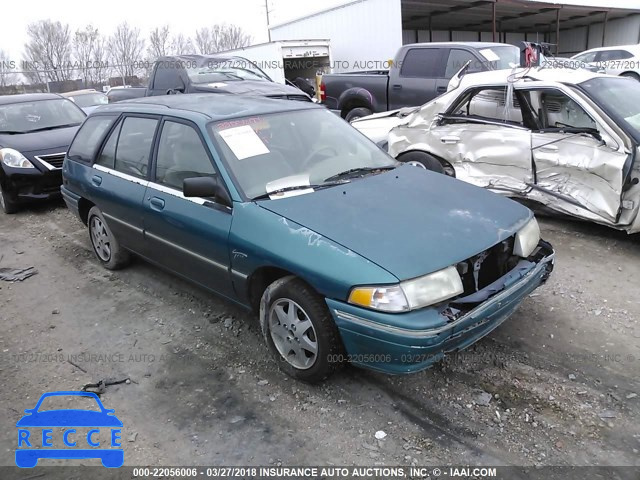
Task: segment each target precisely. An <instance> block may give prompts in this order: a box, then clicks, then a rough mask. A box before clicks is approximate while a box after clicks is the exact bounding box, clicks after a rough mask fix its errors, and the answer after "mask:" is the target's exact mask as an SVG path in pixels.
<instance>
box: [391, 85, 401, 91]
mask: <svg viewBox="0 0 640 480" xmlns="http://www.w3.org/2000/svg"><path fill="white" fill-rule="evenodd" d="M393 89H394V90H402V85H394V86H393Z"/></svg>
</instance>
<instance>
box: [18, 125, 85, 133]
mask: <svg viewBox="0 0 640 480" xmlns="http://www.w3.org/2000/svg"><path fill="white" fill-rule="evenodd" d="M78 125H80V124H79V123H65V124H63V125H51V126H48V127H41V128H34V129H33V130H27V131H26V132H22V133H35V132H44V131H46V130H55V129H57V128H67V127H77V126H78Z"/></svg>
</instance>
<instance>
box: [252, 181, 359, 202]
mask: <svg viewBox="0 0 640 480" xmlns="http://www.w3.org/2000/svg"><path fill="white" fill-rule="evenodd" d="M345 183H349V181H348V180H341V181H339V182H327V181H324V182H322V183H320V184H316V185H290V186H288V187H282V188H278V189H277V190H272V191H271V192H266V193H262V194H260V195H257V196H255V197H253V198H251V200H261V199H264V198H271V195H277V194H278V193H284V192H292V191H294V190H319V189H321V188H328V187H333V186H335V185H343V184H345Z"/></svg>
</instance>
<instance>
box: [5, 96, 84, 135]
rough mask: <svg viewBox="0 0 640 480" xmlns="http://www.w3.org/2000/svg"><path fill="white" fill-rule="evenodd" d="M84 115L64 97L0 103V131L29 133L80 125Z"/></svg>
mask: <svg viewBox="0 0 640 480" xmlns="http://www.w3.org/2000/svg"><path fill="white" fill-rule="evenodd" d="M85 117H86V115H85V114H84V113H83V112H82V110H80V109H79V108H78V107H76V106H75V105H74V104H73V102H72V101H71V100H67V99H66V98H60V99H53V100H39V101H35V102H21V103H10V104H7V105H0V133H2V132H7V133H29V132H33V131H37V130H51V129H54V128H63V127H70V126H75V125H80V124H81V123H82V122H83V121H84V119H85Z"/></svg>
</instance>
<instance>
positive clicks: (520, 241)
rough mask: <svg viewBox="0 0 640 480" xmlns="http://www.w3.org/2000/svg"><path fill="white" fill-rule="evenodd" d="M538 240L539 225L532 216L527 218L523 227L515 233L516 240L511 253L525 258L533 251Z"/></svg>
mask: <svg viewBox="0 0 640 480" xmlns="http://www.w3.org/2000/svg"><path fill="white" fill-rule="evenodd" d="M539 242H540V227H539V226H538V221H537V220H536V219H535V217H534V218H532V219H531V220H529V223H527V224H526V225H525V226H524V227H522V228H521V229H520V231H519V232H518V233H516V241H515V243H514V245H513V254H514V255H517V256H519V257H522V258H527V257H528V256H529V255H531V254H532V253H533V251H534V250H535V248H536V246H537V245H538V243H539Z"/></svg>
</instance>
